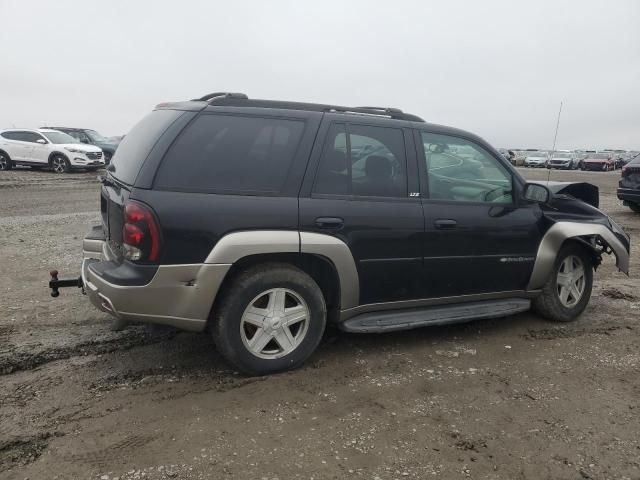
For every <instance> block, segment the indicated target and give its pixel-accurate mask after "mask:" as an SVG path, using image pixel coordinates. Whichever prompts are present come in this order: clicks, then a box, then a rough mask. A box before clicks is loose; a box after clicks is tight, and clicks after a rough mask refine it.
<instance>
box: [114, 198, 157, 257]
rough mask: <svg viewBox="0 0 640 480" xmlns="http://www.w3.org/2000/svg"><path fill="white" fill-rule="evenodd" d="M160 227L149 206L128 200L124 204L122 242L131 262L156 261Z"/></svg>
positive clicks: (126, 255)
mask: <svg viewBox="0 0 640 480" xmlns="http://www.w3.org/2000/svg"><path fill="white" fill-rule="evenodd" d="M160 243H161V242H160V228H159V227H158V221H157V220H156V217H155V215H154V214H153V211H152V210H151V208H149V207H148V206H146V205H145V204H143V203H140V202H136V201H133V200H129V201H128V202H127V203H126V204H125V206H124V226H123V227H122V244H123V249H124V256H125V258H126V259H127V260H131V261H132V262H157V261H158V259H159V258H160Z"/></svg>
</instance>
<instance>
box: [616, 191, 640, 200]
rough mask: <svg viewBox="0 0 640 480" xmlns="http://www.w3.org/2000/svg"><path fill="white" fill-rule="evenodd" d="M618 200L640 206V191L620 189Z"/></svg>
mask: <svg viewBox="0 0 640 480" xmlns="http://www.w3.org/2000/svg"><path fill="white" fill-rule="evenodd" d="M618 198H619V199H620V200H622V201H623V202H625V203H628V202H631V203H637V204H640V190H635V189H632V188H619V189H618Z"/></svg>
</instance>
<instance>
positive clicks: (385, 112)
mask: <svg viewBox="0 0 640 480" xmlns="http://www.w3.org/2000/svg"><path fill="white" fill-rule="evenodd" d="M327 110H328V111H330V112H339V113H357V114H360V115H378V116H384V117H389V118H393V119H395V120H411V121H414V122H424V120H423V119H422V118H420V117H418V116H417V115H412V114H410V113H404V112H403V111H402V110H400V109H399V108H383V107H337V106H330V107H328V109H327Z"/></svg>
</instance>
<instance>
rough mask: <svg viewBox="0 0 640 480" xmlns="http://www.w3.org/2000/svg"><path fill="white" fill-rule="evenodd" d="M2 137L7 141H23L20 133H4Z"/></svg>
mask: <svg viewBox="0 0 640 480" xmlns="http://www.w3.org/2000/svg"><path fill="white" fill-rule="evenodd" d="M2 136H3V137H4V138H6V139H7V140H22V136H21V135H20V132H4V133H3V134H2Z"/></svg>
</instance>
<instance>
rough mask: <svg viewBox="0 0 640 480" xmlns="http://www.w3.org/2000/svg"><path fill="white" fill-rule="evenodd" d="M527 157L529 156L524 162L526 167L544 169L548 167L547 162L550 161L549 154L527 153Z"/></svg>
mask: <svg viewBox="0 0 640 480" xmlns="http://www.w3.org/2000/svg"><path fill="white" fill-rule="evenodd" d="M526 155H527V156H526V158H525V160H524V166H525V167H540V168H544V167H546V166H547V162H548V161H549V153H548V152H540V151H538V152H526Z"/></svg>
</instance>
